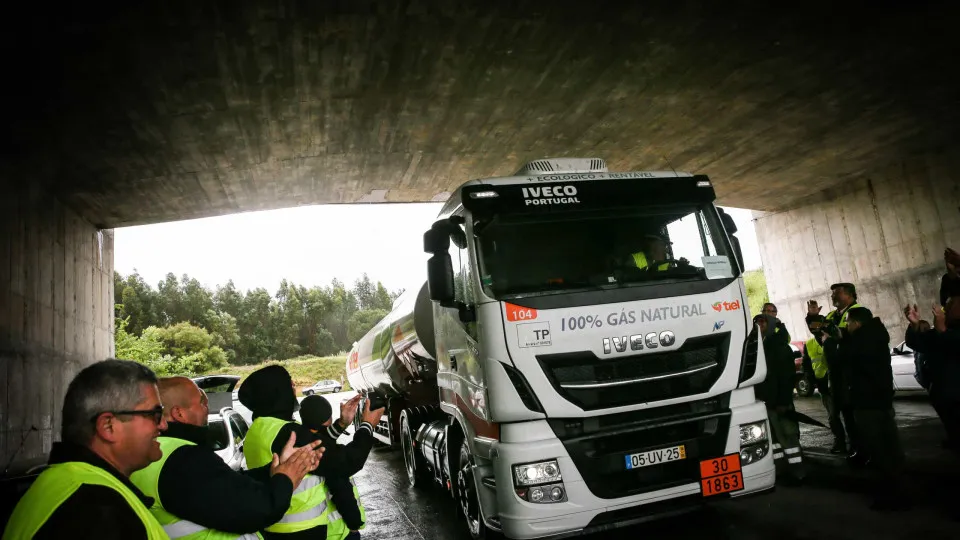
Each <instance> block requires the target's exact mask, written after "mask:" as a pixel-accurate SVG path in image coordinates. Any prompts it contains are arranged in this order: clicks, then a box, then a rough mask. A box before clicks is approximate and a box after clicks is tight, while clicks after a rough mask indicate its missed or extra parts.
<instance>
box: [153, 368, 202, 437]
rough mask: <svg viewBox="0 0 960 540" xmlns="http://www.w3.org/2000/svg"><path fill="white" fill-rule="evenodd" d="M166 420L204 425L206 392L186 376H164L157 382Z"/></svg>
mask: <svg viewBox="0 0 960 540" xmlns="http://www.w3.org/2000/svg"><path fill="white" fill-rule="evenodd" d="M157 388H158V389H159V390H160V402H161V403H163V410H164V413H163V414H164V416H166V419H167V422H179V423H181V424H190V425H194V426H206V425H207V414H208V413H209V409H208V408H207V394H206V392H204V391H203V390H201V389H200V388H199V387H198V386H197V383H195V382H193V381H192V380H190V379H189V378H188V377H164V378H162V379H160V381H159V382H158V383H157Z"/></svg>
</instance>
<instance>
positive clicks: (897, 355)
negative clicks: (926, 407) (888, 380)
mask: <svg viewBox="0 0 960 540" xmlns="http://www.w3.org/2000/svg"><path fill="white" fill-rule="evenodd" d="M890 367H892V368H893V388H894V390H895V391H896V392H897V393H898V394H899V393H904V394H906V393H913V392H926V390H924V389H923V387H922V386H920V383H918V382H917V379H916V378H914V376H913V374H914V372H915V371H916V364H915V363H914V361H913V349H911V348H910V347H907V342H906V341H901V342H900V344H899V345H897V346H896V347H894V348H893V349H892V350H891V351H890Z"/></svg>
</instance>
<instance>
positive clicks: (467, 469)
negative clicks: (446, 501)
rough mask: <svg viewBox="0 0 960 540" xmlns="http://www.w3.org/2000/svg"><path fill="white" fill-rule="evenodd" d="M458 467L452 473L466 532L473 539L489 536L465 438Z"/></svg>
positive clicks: (461, 443)
mask: <svg viewBox="0 0 960 540" xmlns="http://www.w3.org/2000/svg"><path fill="white" fill-rule="evenodd" d="M459 457H460V459H459V460H458V463H459V467H458V468H457V471H456V472H455V473H454V474H455V475H456V482H457V503H458V504H459V506H460V514H461V515H462V516H463V517H464V519H466V521H467V532H468V533H470V538H472V539H473V540H484V539H487V538H489V537H490V536H491V535H490V531H489V529H487V526H486V524H485V523H484V522H483V513H482V512H481V511H480V500H479V497H478V495H477V484H476V483H475V482H474V479H473V461H472V460H471V458H470V446H469V445H467V441H466V439H463V440H462V441H461V442H460V456H459Z"/></svg>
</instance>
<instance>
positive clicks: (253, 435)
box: [237, 365, 384, 540]
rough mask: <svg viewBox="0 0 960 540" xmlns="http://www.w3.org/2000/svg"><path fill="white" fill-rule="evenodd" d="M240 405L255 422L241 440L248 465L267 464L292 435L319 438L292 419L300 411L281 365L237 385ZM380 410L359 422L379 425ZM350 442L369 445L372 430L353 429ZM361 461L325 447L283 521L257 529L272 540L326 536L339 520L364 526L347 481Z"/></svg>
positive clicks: (354, 526) (302, 440) (353, 526)
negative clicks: (275, 539) (274, 539)
mask: <svg viewBox="0 0 960 540" xmlns="http://www.w3.org/2000/svg"><path fill="white" fill-rule="evenodd" d="M237 397H238V398H239V399H240V402H241V403H243V405H244V406H246V407H247V408H248V409H250V410H251V411H253V424H252V425H251V426H250V431H248V432H247V437H246V439H245V440H244V445H243V454H244V456H245V457H246V459H247V465H248V466H250V467H258V466H262V465H263V464H265V463H267V462H269V460H270V456H271V455H272V454H273V453H276V452H277V451H278V450H279V449H281V448H282V447H283V445H284V444H285V442H286V440H287V439H288V438H289V437H290V433H296V436H297V444H305V443H306V442H308V441H313V440H317V439H318V438H319V437H318V435H319V434H314V433H312V432H311V431H310V430H309V429H307V428H305V427H303V426H302V425H300V424H298V423H297V422H295V421H294V420H293V413H294V412H295V411H296V410H299V408H300V403H299V401H298V400H297V397H296V387H295V386H294V384H293V381H292V379H291V378H290V373H288V372H287V370H286V369H285V368H284V367H283V366H279V365H271V366H267V367H264V368H261V369H258V370H257V371H254V372H253V373H252V374H250V376H249V377H247V379H246V380H245V381H244V382H243V385H242V386H241V387H240V391H239V392H238V396H237ZM383 412H384V409H382V408H381V409H377V410H376V411H365V413H364V416H363V421H364V422H366V423H367V424H368V425H372V424H376V423H378V422H379V421H380V417H381V416H382V415H383ZM354 440H355V441H359V442H360V444H364V445H368V446H372V445H373V434H372V432H371V430H370V429H357V431H356V433H355V434H354ZM362 466H363V462H362V461H361V462H359V463H358V462H357V461H356V460H355V459H352V456H351V453H349V452H345V451H342V450H341V449H340V448H338V445H333V446H326V450H325V452H324V456H323V459H322V460H320V464H319V466H318V467H317V468H316V469H314V470H313V471H312V472H311V474H310V475H309V476H308V477H307V478H306V479H305V480H304V482H303V483H302V486H301V487H303V486H304V485H305V486H306V487H305V489H303V490H298V491H299V492H298V493H296V494H294V496H293V498H292V500H291V502H290V507H289V508H288V509H287V511H286V513H285V514H284V516H283V518H281V519H280V521H279V522H278V523H276V524H274V525H271V526H269V527H267V528H266V529H264V530H263V531H261V534H262V535H263V537H264V538H265V539H267V540H269V539H270V538H284V539H295V538H326V537H327V529H328V525H330V524H331V522H335V521H337V518H339V517H342V519H343V521H344V523H345V525H346V527H347V528H348V529H349V530H351V531H356V530H358V529H360V528H361V527H362V526H363V519H364V516H363V515H362V514H361V513H360V512H359V511H356V510H355V511H354V512H349V510H350V509H356V504H355V503H356V499H355V495H354V485H353V483H352V482H351V480H350V477H351V476H352V475H353V474H355V473H357V472H358V471H359V470H360V467H362Z"/></svg>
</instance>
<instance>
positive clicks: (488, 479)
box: [483, 476, 497, 489]
mask: <svg viewBox="0 0 960 540" xmlns="http://www.w3.org/2000/svg"><path fill="white" fill-rule="evenodd" d="M483 485H485V486H487V487H488V488H494V489H496V487H497V479H496V478H495V477H493V476H484V477H483Z"/></svg>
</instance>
